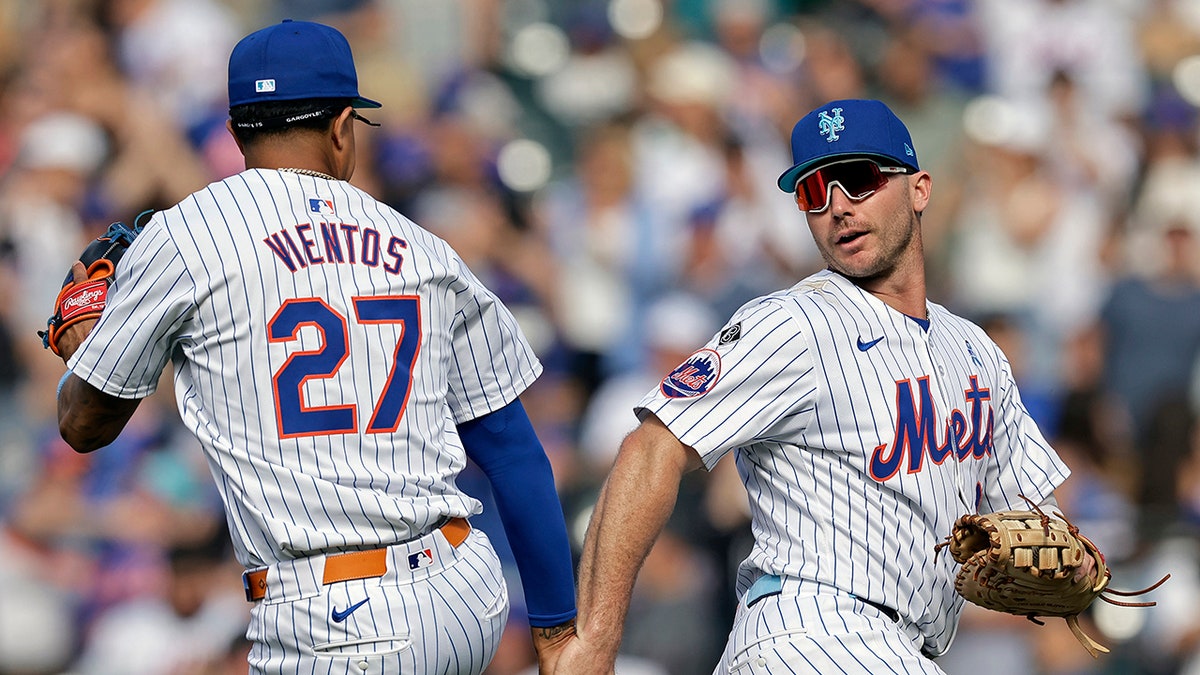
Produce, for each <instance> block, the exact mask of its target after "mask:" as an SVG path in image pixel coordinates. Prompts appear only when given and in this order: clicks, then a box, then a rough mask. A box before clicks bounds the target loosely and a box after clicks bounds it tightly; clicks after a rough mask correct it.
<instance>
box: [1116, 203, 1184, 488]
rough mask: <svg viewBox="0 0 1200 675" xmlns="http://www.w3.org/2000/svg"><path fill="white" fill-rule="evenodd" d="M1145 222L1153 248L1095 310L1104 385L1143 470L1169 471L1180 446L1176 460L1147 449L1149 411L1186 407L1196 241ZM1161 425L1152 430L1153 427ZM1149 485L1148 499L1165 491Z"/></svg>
mask: <svg viewBox="0 0 1200 675" xmlns="http://www.w3.org/2000/svg"><path fill="white" fill-rule="evenodd" d="M1146 227H1148V228H1151V230H1150V231H1151V232H1153V233H1154V242H1153V243H1154V244H1155V246H1154V247H1153V248H1151V247H1149V246H1145V247H1143V248H1142V252H1143V254H1146V259H1145V260H1143V265H1142V268H1141V271H1132V272H1130V273H1127V274H1125V275H1124V276H1123V277H1122V278H1120V279H1118V280H1117V281H1116V283H1115V284H1114V285H1113V287H1112V290H1111V292H1110V293H1109V295H1108V297H1107V298H1106V300H1105V302H1104V305H1103V309H1102V310H1101V312H1100V315H1099V325H1098V330H1099V331H1100V336H1101V339H1102V341H1103V345H1104V376H1103V377H1104V379H1103V386H1104V387H1105V388H1106V389H1107V390H1108V391H1110V392H1111V393H1112V395H1113V396H1114V397H1116V400H1117V401H1118V402H1119V403H1120V405H1121V406H1122V407H1123V409H1124V410H1125V412H1126V414H1128V415H1129V416H1130V419H1131V422H1132V425H1133V436H1134V440H1135V442H1136V443H1137V446H1138V453H1139V457H1140V459H1141V460H1142V465H1143V467H1144V469H1145V470H1146V471H1155V472H1157V471H1160V470H1161V471H1164V472H1166V473H1165V474H1164V475H1166V476H1172V475H1174V468H1173V467H1174V466H1176V464H1177V462H1178V459H1179V456H1180V455H1181V453H1182V449H1181V448H1175V449H1172V450H1169V451H1168V453H1169V455H1173V456H1175V461H1170V459H1171V458H1170V456H1157V457H1151V456H1149V455H1148V454H1147V453H1149V452H1150V451H1151V445H1152V444H1151V442H1150V435H1151V434H1152V433H1154V432H1152V429H1153V428H1154V426H1155V424H1156V415H1158V414H1159V413H1160V412H1161V411H1163V410H1164V406H1171V407H1175V408H1179V407H1182V408H1184V409H1186V408H1187V407H1188V401H1189V388H1190V387H1191V374H1192V372H1193V367H1194V365H1195V364H1196V357H1197V355H1198V354H1200V277H1198V276H1197V275H1198V274H1200V242H1197V238H1196V233H1195V231H1194V230H1193V229H1192V226H1191V225H1190V224H1188V223H1187V222H1184V221H1180V220H1167V221H1161V222H1158V223H1147V224H1146ZM1165 421H1166V420H1165V419H1159V420H1158V422H1160V423H1161V422H1165ZM1164 430H1165V427H1159V432H1162V431H1164ZM1164 450H1165V449H1164ZM1156 462H1157V464H1156ZM1152 483H1154V484H1152V485H1144V487H1143V489H1144V490H1146V491H1147V492H1145V494H1146V496H1148V497H1149V496H1151V495H1152V494H1154V493H1156V492H1158V491H1160V490H1162V489H1164V488H1166V486H1162V485H1157V483H1158V481H1152ZM1159 494H1163V493H1159ZM1163 496H1164V498H1166V495H1165V494H1163Z"/></svg>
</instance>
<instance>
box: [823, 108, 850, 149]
mask: <svg viewBox="0 0 1200 675" xmlns="http://www.w3.org/2000/svg"><path fill="white" fill-rule="evenodd" d="M845 122H846V118H844V117H842V109H841V108H834V109H833V116H832V117H830V116H829V113H827V112H825V111H824V110H822V111H821V114H820V115H819V116H818V117H817V124H818V125H819V128H820V130H821V135H822V136H824V137H825V140H827V141H829V142H830V143H832V142H834V141H836V140H837V139H838V138H841V137H840V136H838V132H839V131H845V130H846V124H845Z"/></svg>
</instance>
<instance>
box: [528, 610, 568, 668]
mask: <svg viewBox="0 0 1200 675" xmlns="http://www.w3.org/2000/svg"><path fill="white" fill-rule="evenodd" d="M530 631H531V632H532V633H533V648H534V650H536V651H537V659H538V672H539V673H544V674H545V673H553V672H555V668H556V664H557V663H558V657H559V656H560V655H561V654H562V651H563V649H564V648H565V647H566V646H567V645H568V644H570V642H571V641H572V640H574V639H575V619H571V620H570V621H568V622H567V623H564V624H562V625H560V626H552V627H549V628H541V627H535V628H531V629H530Z"/></svg>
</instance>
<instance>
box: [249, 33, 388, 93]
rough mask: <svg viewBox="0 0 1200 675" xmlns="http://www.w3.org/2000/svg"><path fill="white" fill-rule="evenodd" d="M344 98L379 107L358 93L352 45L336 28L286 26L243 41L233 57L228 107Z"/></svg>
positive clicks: (257, 34) (254, 34)
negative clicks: (351, 50) (351, 51)
mask: <svg viewBox="0 0 1200 675" xmlns="http://www.w3.org/2000/svg"><path fill="white" fill-rule="evenodd" d="M313 98H346V99H350V100H351V103H350V105H351V106H353V107H355V108H379V107H380V104H379V103H378V102H376V101H372V100H371V99H369V98H363V97H362V96H359V95H358V72H357V71H356V70H355V69H354V57H353V55H352V54H351V53H350V43H349V42H347V41H346V37H345V36H344V35H342V34H341V33H340V32H338V30H337V29H336V28H333V27H331V26H326V25H324V24H320V23H313V22H311V21H292V20H291V19H284V20H283V22H281V23H277V24H275V25H273V26H268V27H266V28H263V29H262V30H258V31H255V32H253V33H251V34H249V35H247V36H246V37H244V38H242V40H241V41H240V42H238V43H237V46H235V47H234V48H233V53H232V54H230V55H229V106H230V107H234V106H239V105H245V104H247V103H266V102H271V101H298V100H304V99H313Z"/></svg>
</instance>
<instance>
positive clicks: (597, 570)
mask: <svg viewBox="0 0 1200 675" xmlns="http://www.w3.org/2000/svg"><path fill="white" fill-rule="evenodd" d="M700 466H701V462H700V456H699V455H698V454H696V451H695V450H694V449H692V448H690V447H688V446H686V445H684V444H683V443H681V442H680V441H679V439H677V438H676V437H675V435H674V434H672V433H671V432H670V430H669V429H667V427H666V426H665V425H664V424H663V423H662V422H661V421H660V420H659V419H658V418H657V417H655V416H653V415H650V416H648V417H647V418H645V419H644V420H643V421H642V424H641V425H640V426H638V428H637V429H635V430H634V431H633V432H632V433H630V434H629V436H627V437H626V438H625V441H624V442H623V443H622V444H621V451H620V452H619V453H618V454H617V460H616V463H615V464H614V465H613V469H612V472H611V473H610V474H609V476H608V479H607V480H606V481H605V483H604V488H603V489H602V490H601V492H600V499H599V500H598V502H597V503H596V509H595V511H594V512H593V513H592V519H591V522H590V523H589V524H588V531H587V537H586V539H585V541H584V547H583V558H582V560H580V563H579V625H578V627H577V632H578V637H577V639H576V640H575V641H574V642H572V643H571V644H569V645H567V646H566V647H565V648H564V650H563V653H562V655H561V656H560V658H559V660H558V664H557V666H558V668H557V670H556V671H555V672H558V673H564V674H566V673H570V675H587V674H590V673H597V674H601V675H607V674H608V673H612V672H613V668H614V665H615V664H616V659H617V651H618V649H619V648H620V645H621V634H622V632H623V629H624V626H625V616H626V614H627V613H628V611H629V601H630V597H631V596H632V594H633V585H634V581H635V580H636V578H637V574H638V572H639V571H640V570H641V567H642V564H643V562H644V561H645V560H646V556H647V555H648V554H649V553H650V549H651V547H653V545H654V541H655V540H656V539H657V538H658V535H659V533H660V532H662V529H663V527H664V526H665V525H666V523H667V519H668V518H669V517H670V515H671V512H672V511H673V510H674V509H675V500H676V499H677V497H678V496H679V481H680V479H681V478H682V477H683V474H684V473H686V472H688V471H691V470H693V469H697V468H700Z"/></svg>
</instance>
